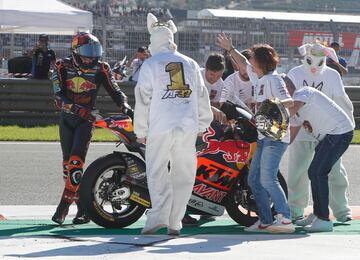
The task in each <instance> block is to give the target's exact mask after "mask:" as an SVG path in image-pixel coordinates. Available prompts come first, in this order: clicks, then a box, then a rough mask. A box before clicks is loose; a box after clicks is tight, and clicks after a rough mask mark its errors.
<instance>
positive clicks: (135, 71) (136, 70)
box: [130, 59, 144, 81]
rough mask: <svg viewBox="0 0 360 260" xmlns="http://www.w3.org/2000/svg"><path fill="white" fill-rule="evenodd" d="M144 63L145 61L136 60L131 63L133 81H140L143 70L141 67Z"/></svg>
mask: <svg viewBox="0 0 360 260" xmlns="http://www.w3.org/2000/svg"><path fill="white" fill-rule="evenodd" d="M143 63H144V61H142V60H140V59H135V60H133V61H132V62H131V65H130V67H131V73H132V74H131V77H132V80H133V81H138V79H139V74H140V70H141V66H142V64H143Z"/></svg>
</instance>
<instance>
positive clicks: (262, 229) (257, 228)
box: [244, 219, 270, 233]
mask: <svg viewBox="0 0 360 260" xmlns="http://www.w3.org/2000/svg"><path fill="white" fill-rule="evenodd" d="M269 226H270V224H268V225H265V224H261V222H260V219H259V220H258V221H256V222H255V223H254V224H252V225H251V226H249V227H246V228H244V231H245V232H258V233H269V231H268V230H267V229H268V227H269Z"/></svg>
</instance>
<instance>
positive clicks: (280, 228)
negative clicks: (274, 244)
mask: <svg viewBox="0 0 360 260" xmlns="http://www.w3.org/2000/svg"><path fill="white" fill-rule="evenodd" d="M267 230H268V231H269V232H270V233H294V232H295V226H294V225H293V223H292V222H291V219H288V218H285V217H284V215H283V214H277V215H276V216H275V221H274V223H273V224H272V225H270V226H269V227H268V228H267Z"/></svg>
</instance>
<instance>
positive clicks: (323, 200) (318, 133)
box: [289, 87, 354, 232]
mask: <svg viewBox="0 0 360 260" xmlns="http://www.w3.org/2000/svg"><path fill="white" fill-rule="evenodd" d="M289 92H290V93H291V94H293V100H294V106H293V107H291V108H289V110H290V115H291V116H293V117H292V120H291V124H292V128H291V136H292V139H294V137H295V136H296V135H297V133H298V132H299V130H300V128H303V129H305V130H306V131H307V132H308V133H309V135H311V136H312V137H313V138H314V139H315V140H317V142H318V143H317V145H316V147H315V153H314V156H313V158H312V160H311V163H310V166H309V169H308V176H309V179H310V182H311V192H312V197H313V202H314V204H313V213H311V214H310V215H309V216H308V217H307V218H305V219H302V220H298V221H296V224H297V225H300V226H304V229H305V230H306V231H308V232H326V231H332V230H333V225H332V222H331V221H330V219H329V195H330V194H331V192H332V191H331V190H330V191H329V185H328V182H329V176H328V175H329V173H330V170H331V168H332V167H333V166H334V164H335V163H336V162H337V161H338V160H339V159H340V157H341V156H342V154H343V153H344V152H345V151H346V149H347V148H348V147H349V145H350V142H351V140H352V138H353V129H354V125H353V122H352V120H351V118H350V117H349V116H348V114H347V113H346V112H345V111H344V110H343V109H342V108H341V107H340V106H338V105H337V104H336V103H335V102H334V101H333V100H331V99H330V98H329V97H327V96H326V95H325V94H324V93H322V92H320V91H318V90H317V89H315V88H312V87H303V88H300V89H297V90H296V91H295V93H293V91H291V90H290V89H289Z"/></svg>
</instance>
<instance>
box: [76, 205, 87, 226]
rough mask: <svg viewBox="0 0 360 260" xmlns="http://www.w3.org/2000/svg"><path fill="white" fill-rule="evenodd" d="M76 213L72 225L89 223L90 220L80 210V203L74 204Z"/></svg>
mask: <svg viewBox="0 0 360 260" xmlns="http://www.w3.org/2000/svg"><path fill="white" fill-rule="evenodd" d="M76 205H77V208H78V211H77V213H76V215H75V218H73V221H72V223H73V224H76V225H80V224H86V223H89V222H90V218H89V217H88V216H86V215H85V213H84V211H83V210H82V209H81V206H80V202H78V203H76Z"/></svg>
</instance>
